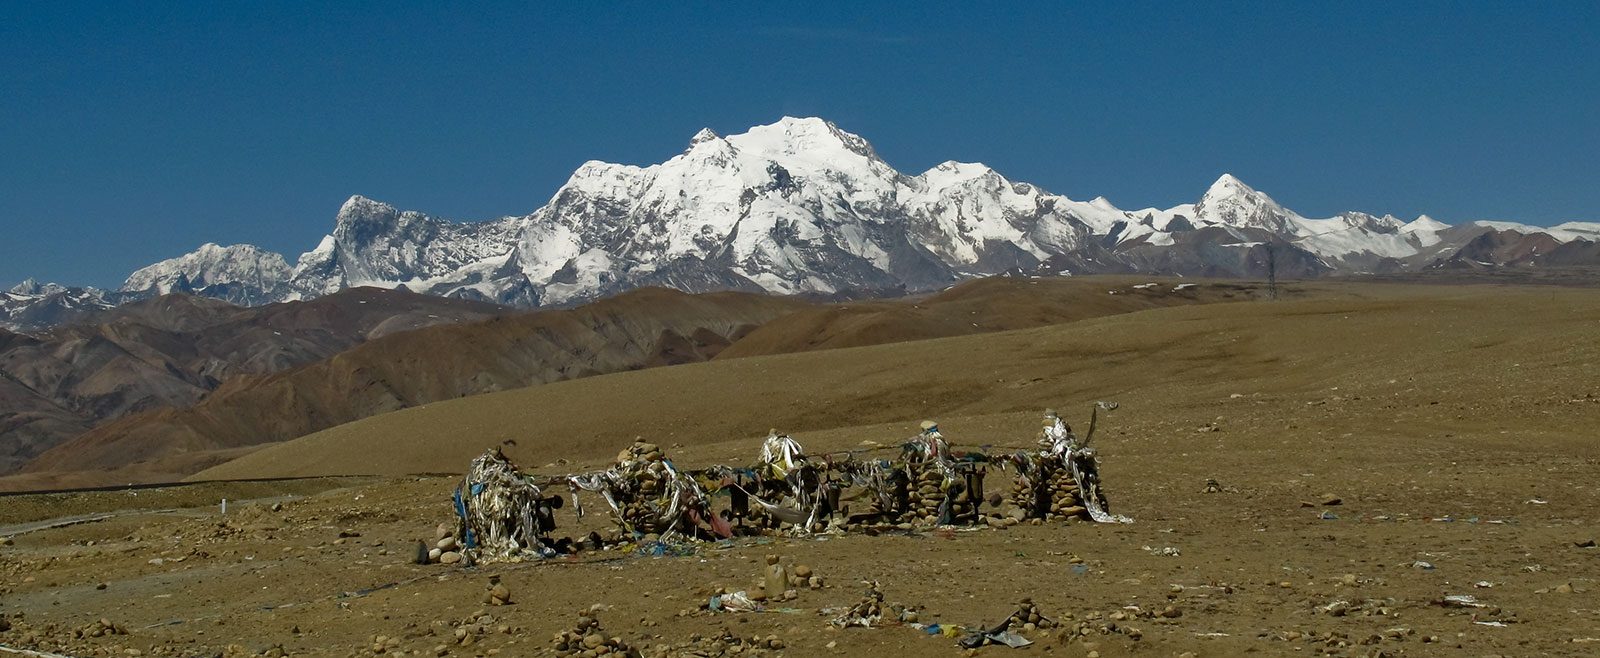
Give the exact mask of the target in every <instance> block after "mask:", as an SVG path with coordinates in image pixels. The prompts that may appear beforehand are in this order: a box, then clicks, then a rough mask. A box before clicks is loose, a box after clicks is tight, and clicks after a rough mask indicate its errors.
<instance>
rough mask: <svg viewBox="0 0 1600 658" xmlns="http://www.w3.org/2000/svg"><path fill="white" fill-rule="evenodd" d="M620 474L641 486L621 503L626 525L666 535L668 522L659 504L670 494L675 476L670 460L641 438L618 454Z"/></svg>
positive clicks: (655, 446)
mask: <svg viewBox="0 0 1600 658" xmlns="http://www.w3.org/2000/svg"><path fill="white" fill-rule="evenodd" d="M616 471H617V472H618V473H620V474H622V475H623V476H624V477H627V478H630V479H631V480H632V481H633V482H635V483H637V486H638V489H637V490H636V491H634V492H631V493H632V494H633V495H631V496H625V499H624V500H619V501H617V502H618V504H619V506H620V507H621V511H622V522H623V523H625V524H627V525H628V527H630V528H632V529H633V530H635V531H636V532H642V533H646V534H648V533H658V534H659V533H662V532H665V531H667V530H668V529H669V528H667V526H666V523H665V522H663V521H662V519H661V518H660V515H659V511H658V510H659V509H660V508H659V506H658V505H657V503H659V501H660V500H661V497H662V496H663V495H664V494H665V493H667V491H666V490H667V485H668V484H669V480H670V478H671V475H670V474H669V473H668V471H667V465H666V458H665V456H663V455H662V453H661V448H660V447H659V446H657V445H656V444H654V443H650V442H648V441H645V440H643V439H637V440H635V441H634V442H633V445H631V446H628V448H627V449H625V450H623V451H622V452H620V453H618V454H617V467H616Z"/></svg>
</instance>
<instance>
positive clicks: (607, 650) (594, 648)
mask: <svg viewBox="0 0 1600 658" xmlns="http://www.w3.org/2000/svg"><path fill="white" fill-rule="evenodd" d="M595 612H596V611H595V610H594V609H589V610H585V611H583V612H580V613H578V623H577V625H576V626H573V628H572V630H570V631H567V632H565V633H556V635H555V637H554V638H553V640H552V642H551V648H552V649H553V650H554V651H555V654H556V655H557V656H577V657H579V658H593V657H594V656H633V657H635V658H637V657H638V656H639V655H640V654H639V652H638V651H637V650H635V649H633V647H630V646H628V643H627V642H625V641H623V639H622V638H621V637H618V636H607V635H606V634H605V631H604V630H602V629H601V628H600V619H599V618H598V617H596V616H595Z"/></svg>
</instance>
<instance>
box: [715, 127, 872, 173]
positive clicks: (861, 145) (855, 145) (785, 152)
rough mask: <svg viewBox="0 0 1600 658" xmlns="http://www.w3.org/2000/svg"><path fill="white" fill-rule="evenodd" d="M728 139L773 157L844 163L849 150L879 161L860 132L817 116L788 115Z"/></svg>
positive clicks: (753, 152)
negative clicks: (849, 131)
mask: <svg viewBox="0 0 1600 658" xmlns="http://www.w3.org/2000/svg"><path fill="white" fill-rule="evenodd" d="M728 142H730V143H732V144H733V145H734V146H735V147H736V148H738V149H739V150H741V151H746V152H749V153H751V154H756V155H761V156H765V157H769V158H778V159H782V158H791V157H804V158H807V159H811V160H816V161H819V162H832V163H834V164H842V162H841V161H840V158H845V160H848V159H849V158H847V157H845V156H846V154H848V155H853V156H855V157H857V158H864V159H866V160H869V161H878V160H879V158H878V153H877V151H874V150H873V148H872V145H871V144H869V143H867V140H865V139H862V138H861V136H860V135H856V134H853V133H848V132H845V131H843V130H840V129H839V127H838V126H836V125H834V124H833V123H832V122H830V121H824V120H822V119H819V118H816V117H805V118H795V117H784V118H782V119H779V120H778V121H777V123H771V124H767V125H765V126H755V127H753V128H751V129H749V130H747V131H745V132H743V133H740V134H737V135H729V136H728Z"/></svg>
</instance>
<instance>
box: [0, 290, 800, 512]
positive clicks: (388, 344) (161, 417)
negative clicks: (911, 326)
mask: <svg viewBox="0 0 1600 658" xmlns="http://www.w3.org/2000/svg"><path fill="white" fill-rule="evenodd" d="M804 304H805V302H803V301H800V300H796V299H784V298H775V297H767V296H760V295H748V294H739V293H717V294H707V295H687V294H684V293H679V292H675V291H669V290H663V289H645V290H639V291H635V292H630V293H627V294H623V295H620V296H617V297H614V298H611V299H608V300H603V301H600V302H597V303H594V304H591V305H588V306H584V307H581V308H576V309H570V310H558V311H541V312H534V313H528V314H522V315H515V316H507V317H501V318H496V319H493V320H490V321H487V322H481V323H476V324H470V325H457V326H441V327H432V328H427V329H422V330H418V331H411V332H404V333H398V334H393V335H390V336H386V337H383V338H379V339H376V340H373V341H369V342H367V343H364V344H362V345H360V346H358V347H356V348H354V349H351V350H348V351H345V352H342V353H340V354H337V355H335V356H333V357H331V358H327V359H324V360H321V361H317V362H314V363H311V364H308V365H305V366H301V367H297V368H293V369H290V370H287V371H284V372H280V373H275V374H271V375H266V376H261V377H239V378H234V379H231V380H229V381H227V382H225V383H224V384H223V386H222V387H220V388H219V389H218V390H216V391H215V392H213V393H211V394H210V395H209V396H207V397H206V398H205V399H204V400H202V401H201V402H199V403H198V404H196V405H194V406H193V407H190V408H187V409H162V410H157V411H153V412H148V413H143V414H137V415H133V416H128V417H125V418H122V419H119V420H117V421H114V422H111V423H108V424H105V425H102V426H100V427H97V428H95V429H94V430H92V431H90V432H88V433H86V434H83V435H82V436H80V437H78V438H76V439H74V440H72V441H69V442H67V443H65V444H62V445H60V446H57V447H56V448H54V449H52V450H50V451H48V452H45V453H44V454H42V455H40V456H39V457H38V458H37V459H35V460H34V461H32V462H31V463H29V464H28V465H27V466H26V467H25V468H24V472H23V475H24V476H25V477H23V478H14V479H12V480H10V481H7V480H0V488H12V489H16V488H21V487H30V488H33V487H39V486H49V482H51V481H52V480H56V481H60V482H64V483H72V484H83V483H86V482H90V481H93V480H96V479H99V480H101V481H102V482H103V483H117V482H131V481H155V480H163V479H176V478H178V477H182V475H185V474H188V473H192V472H194V471H196V470H199V469H200V468H204V467H205V466H209V465H212V464H215V463H218V462H221V461H225V460H227V459H231V458H232V457H234V456H237V455H238V454H239V453H240V452H241V451H248V449H251V448H253V447H254V446H258V445H260V444H263V443H271V442H275V441H283V440H286V439H291V438H294V437H297V436H301V435H304V434H308V433H310V432H314V431H317V430H320V429H323V428H326V427H332V426H334V425H338V424H340V423H345V422H349V421H352V420H357V419H360V418H364V417H367V416H371V415H374V414H379V413H383V412H387V411H394V410H397V409H402V408H406V407H412V406H417V405H421V404H426V403H429V402H434V401H437V400H446V399H451V398H458V397H462V396H467V395H472V394H476V393H483V392H487V391H498V390H504V389H509V388H517V387H522V386H528V385H530V384H539V383H545V382H552V381H558V380H563V379H572V378H577V377H586V376H589V375H595V374H600V373H606V372H615V371H619V370H631V369H638V368H645V367H649V366H654V365H667V364H674V363H684V362H689V361H700V360H705V359H707V358H710V357H711V356H714V355H715V354H716V353H717V352H718V351H720V350H721V349H723V348H724V347H726V346H727V345H728V344H729V343H731V342H732V341H734V340H735V339H737V338H738V337H739V336H740V335H742V334H743V333H745V332H747V331H749V330H750V329H751V328H752V327H754V326H756V325H759V324H761V323H763V322H766V321H768V320H770V319H772V318H774V317H777V316H779V315H782V314H784V313H787V312H789V311H790V310H793V309H795V308H797V307H799V306H802V305H804ZM95 473H98V475H94V474H95Z"/></svg>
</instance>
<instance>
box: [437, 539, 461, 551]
mask: <svg viewBox="0 0 1600 658" xmlns="http://www.w3.org/2000/svg"><path fill="white" fill-rule="evenodd" d="M434 546H437V547H439V550H441V551H453V550H455V548H456V538H455V537H445V538H444V539H440V540H439V541H438V543H436V544H434Z"/></svg>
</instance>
